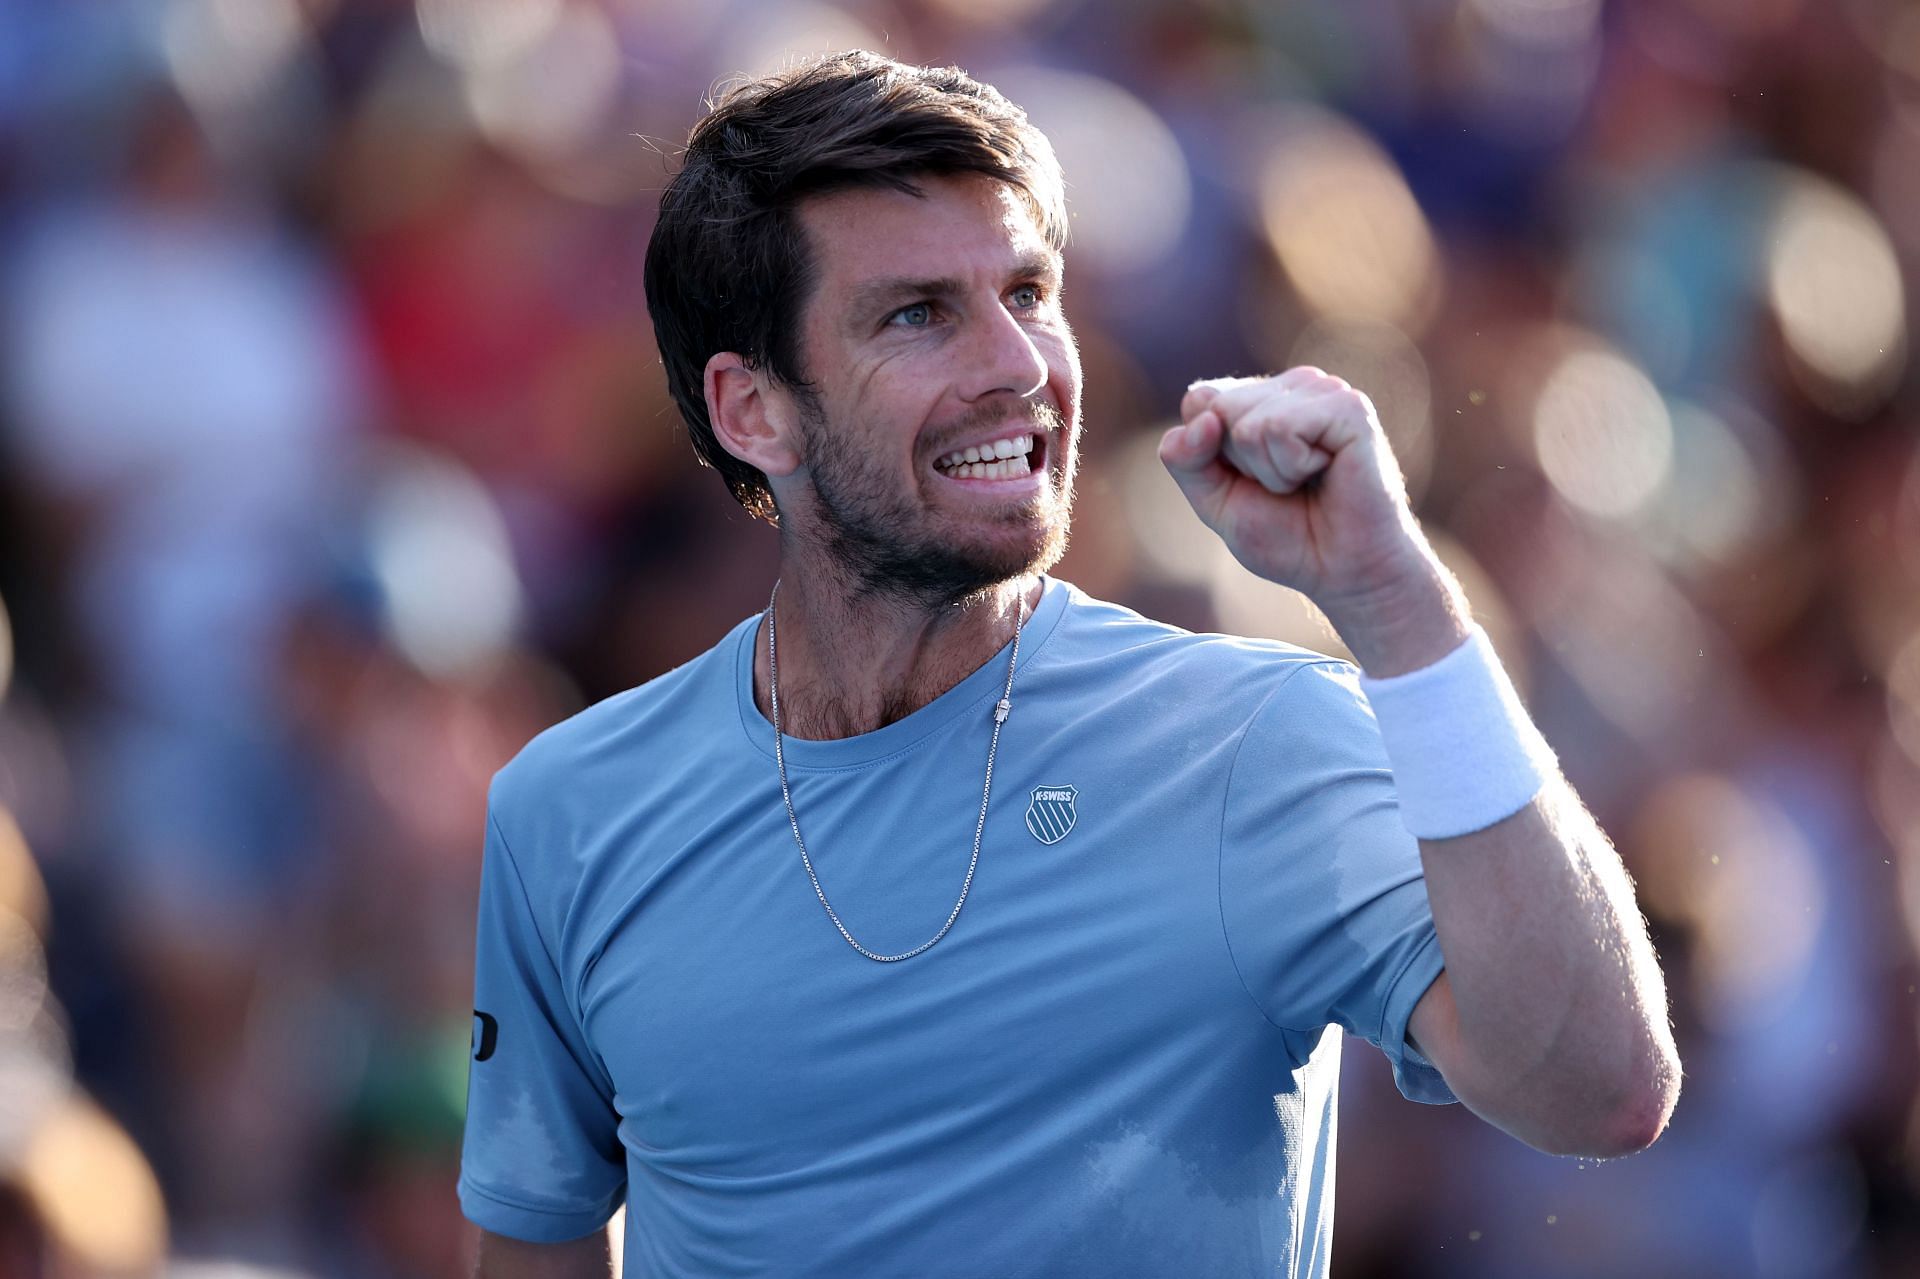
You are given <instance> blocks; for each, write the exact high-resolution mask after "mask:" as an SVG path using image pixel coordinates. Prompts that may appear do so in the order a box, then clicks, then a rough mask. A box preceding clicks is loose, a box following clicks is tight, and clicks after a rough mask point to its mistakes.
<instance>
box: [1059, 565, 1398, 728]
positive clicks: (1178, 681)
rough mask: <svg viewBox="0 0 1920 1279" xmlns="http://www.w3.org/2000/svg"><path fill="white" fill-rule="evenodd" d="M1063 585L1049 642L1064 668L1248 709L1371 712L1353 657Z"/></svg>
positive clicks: (1134, 686) (1136, 686)
mask: <svg viewBox="0 0 1920 1279" xmlns="http://www.w3.org/2000/svg"><path fill="white" fill-rule="evenodd" d="M1063 585H1064V587H1065V589H1066V590H1067V592H1068V599H1067V607H1066V611H1065V616H1064V618H1063V619H1062V623H1061V626H1060V628H1059V634H1058V636H1057V637H1056V638H1055V639H1054V642H1053V643H1051V644H1049V646H1048V657H1049V659H1051V661H1052V662H1053V663H1055V664H1057V665H1059V666H1061V667H1065V668H1068V669H1074V668H1080V667H1085V668H1097V669H1102V670H1103V671H1104V672H1105V674H1106V675H1107V677H1108V678H1110V679H1118V680H1121V681H1124V684H1123V685H1122V686H1123V687H1125V688H1128V689H1130V690H1133V689H1140V688H1149V687H1153V686H1155V685H1157V684H1161V683H1170V684H1173V685H1176V686H1179V687H1181V688H1193V689H1208V690H1212V691H1213V692H1214V693H1216V694H1218V693H1232V694H1233V696H1232V698H1231V699H1230V700H1231V701H1232V702H1233V703H1234V704H1236V705H1238V706H1240V707H1243V708H1252V707H1254V706H1256V705H1258V706H1266V705H1267V704H1269V703H1285V704H1288V705H1305V706H1307V707H1313V708H1320V709H1322V710H1324V711H1326V712H1327V713H1336V714H1337V713H1338V712H1339V711H1340V710H1341V709H1342V708H1346V709H1348V710H1349V711H1351V710H1352V709H1354V708H1359V709H1361V710H1363V711H1364V708H1365V698H1364V697H1363V696H1362V695H1361V692H1360V683H1359V674H1360V673H1359V671H1358V670H1357V669H1356V668H1355V667H1354V666H1353V664H1352V663H1350V662H1346V661H1342V660H1341V659H1339V658H1335V657H1329V656H1327V655H1326V654H1324V653H1319V652H1315V651H1314V650H1312V649H1309V648H1303V647H1301V646H1300V645H1298V644H1289V643H1287V642H1285V641H1283V640H1270V639H1255V638H1252V637H1249V636H1245V635H1229V634H1223V633H1217V632H1206V631H1189V630H1186V629H1184V628H1182V627H1179V626H1174V625H1172V624H1171V623H1168V622H1162V621H1158V620H1156V619H1154V618H1151V617H1147V616H1145V615H1143V614H1141V613H1138V612H1136V611H1134V610H1133V609H1131V608H1128V607H1126V606H1125V605H1121V604H1114V603H1110V602H1108V601H1106V600H1100V599H1096V598H1094V597H1093V596H1091V595H1088V594H1087V593H1086V592H1084V591H1082V590H1080V589H1079V588H1078V587H1075V586H1071V585H1065V584H1063ZM1209 700H1223V699H1209Z"/></svg>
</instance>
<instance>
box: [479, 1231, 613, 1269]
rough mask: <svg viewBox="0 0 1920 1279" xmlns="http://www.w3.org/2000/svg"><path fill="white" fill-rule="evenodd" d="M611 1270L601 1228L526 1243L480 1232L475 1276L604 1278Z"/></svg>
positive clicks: (604, 1232) (605, 1234)
mask: <svg viewBox="0 0 1920 1279" xmlns="http://www.w3.org/2000/svg"><path fill="white" fill-rule="evenodd" d="M612 1273H613V1256H612V1253H611V1252H610V1251H609V1250H608V1248H607V1232H606V1231H604V1230H596V1231H594V1232H593V1233H592V1234H590V1235H586V1236H583V1237H582V1238H579V1239H573V1240H569V1241H568V1242H566V1243H525V1242H523V1241H521V1240H519V1239H509V1238H508V1237H507V1236H505V1235H496V1234H494V1233H493V1232H492V1231H490V1230H482V1231H481V1232H480V1263H479V1265H478V1266H477V1267H476V1268H475V1270H474V1277H475V1279H607V1276H608V1275H610V1274H612Z"/></svg>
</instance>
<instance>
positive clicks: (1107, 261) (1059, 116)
mask: <svg viewBox="0 0 1920 1279" xmlns="http://www.w3.org/2000/svg"><path fill="white" fill-rule="evenodd" d="M991 78H992V79H993V80H995V81H996V82H997V83H998V84H1000V85H1001V87H1002V88H1003V90H1004V91H1005V92H1006V93H1007V94H1008V95H1009V96H1010V97H1011V98H1012V99H1013V100H1014V101H1016V102H1018V103H1019V104H1020V105H1021V107H1022V108H1023V109H1024V110H1025V111H1026V113H1027V118H1028V119H1029V120H1031V121H1033V123H1034V124H1035V125H1037V126H1039V128H1040V130H1041V131H1042V132H1043V133H1045V134H1046V135H1047V137H1048V138H1049V139H1050V140H1051V141H1052V143H1053V149H1054V154H1055V155H1056V156H1058V157H1059V160H1060V165H1061V168H1062V169H1063V170H1064V171H1065V172H1066V174H1067V175H1068V177H1067V209H1068V215H1069V216H1070V217H1071V218H1072V227H1073V232H1072V240H1071V243H1070V244H1069V246H1068V253H1069V255H1070V257H1069V260H1070V261H1071V262H1072V263H1073V265H1074V269H1075V270H1089V271H1094V272H1097V273H1099V274H1101V275H1109V276H1124V275H1128V274H1131V273H1133V272H1136V271H1140V270H1143V269H1145V268H1147V267H1149V266H1152V265H1153V264H1154V263H1156V262H1158V261H1160V259H1161V258H1163V257H1165V256H1166V254H1167V253H1168V252H1169V251H1170V250H1171V249H1172V248H1173V246H1174V245H1175V244H1176V243H1178V241H1179V239H1180V235H1181V232H1182V231H1183V230H1184V229H1185V228H1186V224H1187V215H1188V212H1189V209H1190V207H1191V205H1192V201H1193V192H1192V186H1193V182H1192V177H1191V175H1190V173H1189V172H1188V168H1187V160H1186V156H1185V155H1184V154H1183V153H1182V152H1181V149H1180V143H1179V141H1178V139H1176V138H1175V137H1174V135H1173V130H1171V129H1170V128H1168V127H1167V124H1166V122H1165V121H1163V120H1162V119H1161V118H1160V117H1159V115H1157V114H1156V113H1155V112H1154V110H1153V108H1152V107H1150V106H1148V105H1147V104H1146V103H1145V102H1144V101H1142V100H1141V99H1140V98H1139V97H1137V96H1136V95H1134V94H1132V93H1129V92H1128V91H1127V90H1125V89H1123V88H1121V87H1120V86H1119V85H1117V84H1115V83H1113V82H1112V81H1111V80H1105V79H1101V78H1100V77H1098V76H1092V75H1083V74H1080V73H1077V72H1068V71H1058V70H1049V69H1041V68H1033V67H1026V68H1016V69H1010V70H1008V71H1005V72H1001V73H996V74H995V75H993V76H992V77H991ZM1116 138H1124V139H1126V143H1125V145H1124V146H1116V145H1115V144H1114V140H1115V139H1116Z"/></svg>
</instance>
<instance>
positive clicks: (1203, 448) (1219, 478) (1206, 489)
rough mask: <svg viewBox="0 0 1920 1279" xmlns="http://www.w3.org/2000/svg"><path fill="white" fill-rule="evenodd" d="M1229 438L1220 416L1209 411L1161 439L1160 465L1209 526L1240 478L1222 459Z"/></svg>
mask: <svg viewBox="0 0 1920 1279" xmlns="http://www.w3.org/2000/svg"><path fill="white" fill-rule="evenodd" d="M1225 436H1226V427H1225V425H1224V424H1223V423H1222V422H1221V420H1220V415H1219V414H1218V413H1216V412H1214V411H1213V410H1212V409H1207V410H1205V411H1204V412H1202V413H1200V414H1199V415H1198V416H1197V417H1195V418H1194V419H1193V420H1192V421H1190V422H1184V423H1182V424H1181V425H1179V426H1176V427H1173V428H1172V429H1170V430H1169V431H1168V432H1167V433H1166V434H1165V435H1163V436H1161V437H1160V464H1161V465H1162V466H1164V467H1166V468H1167V473H1168V474H1170V475H1172V476H1173V481H1174V483H1176V484H1178V485H1179V486H1180V492H1181V493H1182V494H1184V495H1185V496H1186V499H1187V503H1188V505H1190V506H1192V507H1193V509H1194V512H1195V513H1196V514H1198V515H1199V516H1200V518H1201V519H1203V520H1205V521H1206V522H1207V523H1208V524H1213V523H1214V522H1215V519H1216V517H1217V515H1218V514H1219V511H1220V507H1221V506H1222V505H1223V504H1224V503H1225V502H1226V498H1227V492H1228V490H1230V489H1232V487H1233V482H1234V478H1235V474H1236V473H1235V472H1234V470H1233V468H1231V467H1229V466H1228V465H1227V464H1226V462H1225V461H1224V460H1223V459H1222V458H1221V456H1220V445H1221V442H1222V440H1223V439H1224V438H1225Z"/></svg>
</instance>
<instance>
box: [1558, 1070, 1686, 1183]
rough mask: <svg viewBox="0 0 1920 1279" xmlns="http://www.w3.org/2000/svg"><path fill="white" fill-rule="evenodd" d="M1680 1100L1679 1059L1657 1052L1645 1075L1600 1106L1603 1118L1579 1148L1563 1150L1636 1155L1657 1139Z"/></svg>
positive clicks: (1609, 1155)
mask: <svg viewBox="0 0 1920 1279" xmlns="http://www.w3.org/2000/svg"><path fill="white" fill-rule="evenodd" d="M1679 1100H1680V1061H1679V1058H1678V1057H1677V1056H1674V1055H1673V1054H1672V1053H1671V1052H1668V1053H1662V1054H1660V1055H1659V1057H1658V1060H1657V1064H1656V1066H1655V1068H1654V1069H1653V1070H1651V1071H1649V1072H1648V1073H1647V1075H1646V1077H1645V1078H1643V1079H1640V1080H1637V1081H1635V1083H1634V1084H1633V1085H1632V1086H1630V1087H1628V1088H1625V1089H1623V1090H1622V1091H1621V1092H1619V1093H1618V1094H1616V1096H1615V1098H1614V1100H1613V1104H1612V1105H1610V1106H1607V1107H1604V1108H1602V1114H1603V1116H1604V1118H1603V1119H1602V1121H1601V1122H1600V1123H1598V1124H1597V1125H1595V1128H1594V1131H1593V1132H1591V1133H1590V1134H1588V1135H1587V1140H1586V1141H1585V1142H1583V1143H1582V1145H1583V1147H1584V1148H1582V1149H1579V1150H1571V1151H1567V1152H1565V1153H1568V1154H1579V1155H1586V1156H1588V1157H1589V1158H1600V1159H1612V1158H1616V1157H1618V1156H1621V1155H1632V1154H1637V1153H1639V1152H1640V1151H1642V1150H1645V1149H1646V1148H1647V1147H1649V1146H1651V1145H1652V1144H1653V1143H1654V1142H1656V1141H1658V1140H1659V1139H1660V1134H1662V1133H1664V1132H1665V1131H1666V1130H1667V1124H1668V1122H1669V1121H1670V1120H1671V1119H1672V1118H1673V1108H1674V1106H1675V1104H1677V1103H1678V1102H1679Z"/></svg>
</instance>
